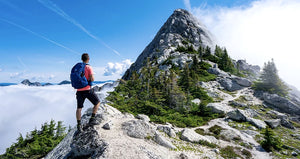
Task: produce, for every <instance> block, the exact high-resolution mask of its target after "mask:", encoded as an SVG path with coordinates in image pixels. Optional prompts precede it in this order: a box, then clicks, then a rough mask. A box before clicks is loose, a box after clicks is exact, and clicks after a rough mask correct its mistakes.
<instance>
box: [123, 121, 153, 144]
mask: <svg viewBox="0 0 300 159" xmlns="http://www.w3.org/2000/svg"><path fill="white" fill-rule="evenodd" d="M122 129H123V130H124V132H125V133H126V134H127V135H128V136H130V137H134V138H140V139H144V138H145V137H147V136H154V132H155V131H154V130H153V128H152V127H151V125H149V124H148V123H147V122H145V121H143V120H130V121H127V122H124V123H122Z"/></svg>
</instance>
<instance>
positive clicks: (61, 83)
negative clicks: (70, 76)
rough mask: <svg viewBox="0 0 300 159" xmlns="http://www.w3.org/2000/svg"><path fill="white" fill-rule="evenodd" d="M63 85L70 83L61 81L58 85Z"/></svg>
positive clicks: (69, 82)
mask: <svg viewBox="0 0 300 159" xmlns="http://www.w3.org/2000/svg"><path fill="white" fill-rule="evenodd" d="M63 84H71V81H67V80H64V81H61V82H60V83H59V84H58V85H63Z"/></svg>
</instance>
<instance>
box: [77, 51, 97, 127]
mask: <svg viewBox="0 0 300 159" xmlns="http://www.w3.org/2000/svg"><path fill="white" fill-rule="evenodd" d="M81 60H82V63H78V64H76V65H75V66H74V67H73V68H72V72H71V83H72V86H73V87H74V88H76V89H77V92H76V99H77V110H76V119H77V130H78V132H82V131H83V130H82V125H81V110H82V108H83V103H84V101H85V99H86V98H87V99H88V100H89V101H90V102H92V103H93V104H94V108H93V113H92V116H91V118H90V120H89V125H90V126H93V125H96V124H97V122H96V118H95V116H96V113H97V110H98V108H99V105H100V100H99V98H98V97H97V95H96V94H95V93H94V91H92V89H91V83H92V82H93V81H94V75H93V69H92V67H91V66H90V65H89V64H88V63H89V61H90V57H89V55H88V54H87V53H84V54H82V56H81ZM78 70H79V72H78ZM76 71H77V72H76Z"/></svg>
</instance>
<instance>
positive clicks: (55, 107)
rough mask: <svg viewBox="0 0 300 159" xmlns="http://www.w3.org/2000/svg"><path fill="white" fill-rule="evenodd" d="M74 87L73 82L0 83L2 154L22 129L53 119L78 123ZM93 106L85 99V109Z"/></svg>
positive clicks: (24, 134)
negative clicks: (41, 83) (4, 84)
mask: <svg viewBox="0 0 300 159" xmlns="http://www.w3.org/2000/svg"><path fill="white" fill-rule="evenodd" d="M75 93H76V92H75V90H74V89H73V88H72V87H71V86H70V85H62V86H48V87H28V86H24V85H15V86H8V87H0V101H1V103H0V108H1V111H0V141H1V143H0V154H2V153H4V152H5V149H6V148H7V147H9V146H10V145H11V144H12V143H13V142H16V139H17V137H18V136H19V133H22V135H23V136H26V132H29V131H32V130H33V129H34V128H35V127H36V128H37V129H40V127H41V124H43V123H44V122H46V121H48V122H50V120H51V119H54V120H55V121H63V124H64V125H65V126H67V127H68V126H69V125H71V126H74V125H75V124H76V119H75V111H76V99H75ZM89 107H92V104H91V103H90V102H89V101H86V102H85V107H84V110H83V112H84V111H85V110H86V109H87V108H89Z"/></svg>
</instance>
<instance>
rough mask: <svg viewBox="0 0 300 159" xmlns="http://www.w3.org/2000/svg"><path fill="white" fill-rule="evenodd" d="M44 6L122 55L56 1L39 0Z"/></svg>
mask: <svg viewBox="0 0 300 159" xmlns="http://www.w3.org/2000/svg"><path fill="white" fill-rule="evenodd" d="M38 1H39V2H40V3H41V4H42V5H43V6H45V7H46V8H48V9H50V10H52V11H53V12H55V13H56V14H58V15H59V16H61V17H62V18H64V19H65V20H67V21H69V22H70V23H72V24H74V25H75V26H77V27H78V28H79V29H81V30H82V31H83V32H85V33H86V34H87V35H88V36H90V37H91V38H93V39H95V40H97V41H98V42H100V43H101V44H103V45H104V46H105V47H107V48H108V49H110V50H112V51H113V52H114V53H115V54H117V55H118V56H121V55H120V53H119V52H118V51H116V50H115V49H113V48H111V47H110V46H109V45H107V44H106V43H105V42H104V41H102V40H101V39H100V38H98V37H97V36H95V35H93V34H92V33H91V32H90V31H88V30H87V29H86V28H85V27H83V26H82V25H81V24H80V23H79V22H77V21H76V20H75V19H74V18H72V17H70V16H69V15H68V14H67V13H65V12H64V11H63V10H62V9H60V8H59V7H58V6H57V5H56V4H55V3H53V2H52V1H50V0H38Z"/></svg>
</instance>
